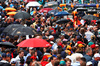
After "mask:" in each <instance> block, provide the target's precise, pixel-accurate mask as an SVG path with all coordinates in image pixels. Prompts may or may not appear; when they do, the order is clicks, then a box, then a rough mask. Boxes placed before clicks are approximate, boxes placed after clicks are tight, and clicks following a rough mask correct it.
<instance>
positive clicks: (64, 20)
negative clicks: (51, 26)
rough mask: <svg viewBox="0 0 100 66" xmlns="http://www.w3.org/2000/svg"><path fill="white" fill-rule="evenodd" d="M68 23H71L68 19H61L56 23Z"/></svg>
mask: <svg viewBox="0 0 100 66" xmlns="http://www.w3.org/2000/svg"><path fill="white" fill-rule="evenodd" d="M68 22H69V20H67V19H60V20H58V21H56V23H57V24H65V23H68Z"/></svg>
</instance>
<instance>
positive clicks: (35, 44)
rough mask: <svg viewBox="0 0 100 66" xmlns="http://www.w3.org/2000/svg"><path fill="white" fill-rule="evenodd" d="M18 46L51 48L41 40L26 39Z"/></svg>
mask: <svg viewBox="0 0 100 66" xmlns="http://www.w3.org/2000/svg"><path fill="white" fill-rule="evenodd" d="M17 46H19V47H48V46H51V44H50V43H48V42H47V41H46V40H43V39H39V38H31V39H26V40H24V41H22V42H20V43H19V44H18V45H17Z"/></svg>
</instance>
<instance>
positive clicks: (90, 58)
mask: <svg viewBox="0 0 100 66" xmlns="http://www.w3.org/2000/svg"><path fill="white" fill-rule="evenodd" d="M84 58H85V59H86V62H88V61H91V60H92V57H91V56H89V55H84Z"/></svg>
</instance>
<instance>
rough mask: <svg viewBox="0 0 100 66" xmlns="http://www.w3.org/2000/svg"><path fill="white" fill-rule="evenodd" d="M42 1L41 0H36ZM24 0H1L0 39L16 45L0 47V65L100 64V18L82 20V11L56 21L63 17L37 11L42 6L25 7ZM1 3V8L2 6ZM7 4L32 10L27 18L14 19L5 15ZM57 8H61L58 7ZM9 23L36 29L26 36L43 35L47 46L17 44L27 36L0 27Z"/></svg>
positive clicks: (86, 65) (19, 9)
mask: <svg viewBox="0 0 100 66" xmlns="http://www.w3.org/2000/svg"><path fill="white" fill-rule="evenodd" d="M39 3H40V4H41V5H43V4H42V0H40V1H39ZM26 4H27V3H26V2H24V1H19V2H17V1H15V2H14V1H13V2H9V3H8V4H6V3H5V2H3V3H2V2H0V42H11V43H12V44H13V45H15V46H16V47H15V48H7V47H0V66H100V51H99V50H100V20H85V19H83V18H82V17H83V16H84V15H85V13H84V12H78V14H77V15H76V16H73V19H70V18H69V16H67V18H66V19H67V20H68V22H67V23H60V24H57V23H56V21H57V20H59V19H61V18H63V17H58V16H54V14H51V15H48V14H47V13H46V12H43V13H39V10H40V9H42V8H43V6H40V7H31V8H29V9H27V8H25V6H26ZM1 7H2V8H1ZM6 7H11V8H15V9H16V10H17V11H26V12H27V13H29V14H30V13H31V11H34V12H33V14H32V15H31V17H30V18H29V19H24V20H23V19H15V18H14V16H9V15H7V11H5V8H6ZM58 10H59V11H61V10H62V9H61V8H59V9H58ZM11 24H21V25H24V26H28V27H31V28H33V29H35V30H36V31H37V34H35V35H34V36H32V35H29V38H39V39H44V40H46V41H47V42H49V43H50V44H51V46H50V47H41V48H40V47H37V48H34V47H24V48H22V47H18V46H17V45H18V44H19V43H20V42H22V41H23V40H26V36H25V35H24V36H18V35H15V36H10V35H9V34H5V33H3V30H4V29H5V28H6V27H7V26H8V25H11Z"/></svg>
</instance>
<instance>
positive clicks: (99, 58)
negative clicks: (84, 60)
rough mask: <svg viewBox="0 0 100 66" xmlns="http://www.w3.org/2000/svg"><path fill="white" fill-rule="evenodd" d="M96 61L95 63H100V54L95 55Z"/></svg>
mask: <svg viewBox="0 0 100 66" xmlns="http://www.w3.org/2000/svg"><path fill="white" fill-rule="evenodd" d="M94 60H95V61H99V60H100V54H99V53H96V54H94Z"/></svg>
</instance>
